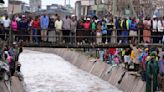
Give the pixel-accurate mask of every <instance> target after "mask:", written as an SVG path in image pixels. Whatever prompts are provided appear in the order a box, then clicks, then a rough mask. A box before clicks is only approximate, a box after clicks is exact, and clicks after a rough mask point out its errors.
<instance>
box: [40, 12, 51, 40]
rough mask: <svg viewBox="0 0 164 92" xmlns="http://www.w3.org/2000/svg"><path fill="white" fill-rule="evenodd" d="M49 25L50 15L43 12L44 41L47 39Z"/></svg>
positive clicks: (42, 35) (41, 18) (42, 30)
mask: <svg viewBox="0 0 164 92" xmlns="http://www.w3.org/2000/svg"><path fill="white" fill-rule="evenodd" d="M48 25H49V17H48V16H47V15H46V14H43V15H42V16H41V17H40V27H41V40H42V41H44V42H46V41H47V31H48Z"/></svg>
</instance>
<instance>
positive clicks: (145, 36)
mask: <svg viewBox="0 0 164 92" xmlns="http://www.w3.org/2000/svg"><path fill="white" fill-rule="evenodd" d="M143 24H144V30H143V40H144V43H150V39H151V31H150V30H151V28H150V27H151V20H150V18H148V17H146V18H145V20H144V21H143Z"/></svg>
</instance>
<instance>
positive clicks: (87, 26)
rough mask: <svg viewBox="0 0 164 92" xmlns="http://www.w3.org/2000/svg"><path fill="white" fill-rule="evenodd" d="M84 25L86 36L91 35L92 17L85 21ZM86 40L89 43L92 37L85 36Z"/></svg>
mask: <svg viewBox="0 0 164 92" xmlns="http://www.w3.org/2000/svg"><path fill="white" fill-rule="evenodd" d="M83 26H84V36H90V32H91V19H90V18H89V17H88V18H87V20H86V21H85V22H84V24H83ZM85 42H86V43H89V42H90V38H89V37H86V38H85Z"/></svg>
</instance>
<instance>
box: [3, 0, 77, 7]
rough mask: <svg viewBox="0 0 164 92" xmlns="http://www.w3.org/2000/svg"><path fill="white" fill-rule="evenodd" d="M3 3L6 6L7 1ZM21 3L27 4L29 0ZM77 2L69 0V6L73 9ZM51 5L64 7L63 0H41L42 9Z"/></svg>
mask: <svg viewBox="0 0 164 92" xmlns="http://www.w3.org/2000/svg"><path fill="white" fill-rule="evenodd" d="M4 1H5V3H6V4H5V5H6V6H7V1H8V0H4ZM21 1H24V2H26V3H29V0H21ZM68 1H69V0H67V4H68ZM76 1H77V0H70V3H71V6H72V7H74V6H75V2H76ZM51 4H62V5H64V0H42V7H43V8H45V7H46V5H51Z"/></svg>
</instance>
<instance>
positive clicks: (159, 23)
mask: <svg viewBox="0 0 164 92" xmlns="http://www.w3.org/2000/svg"><path fill="white" fill-rule="evenodd" d="M163 29H164V28H163V24H162V21H161V20H159V21H158V32H163Z"/></svg>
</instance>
